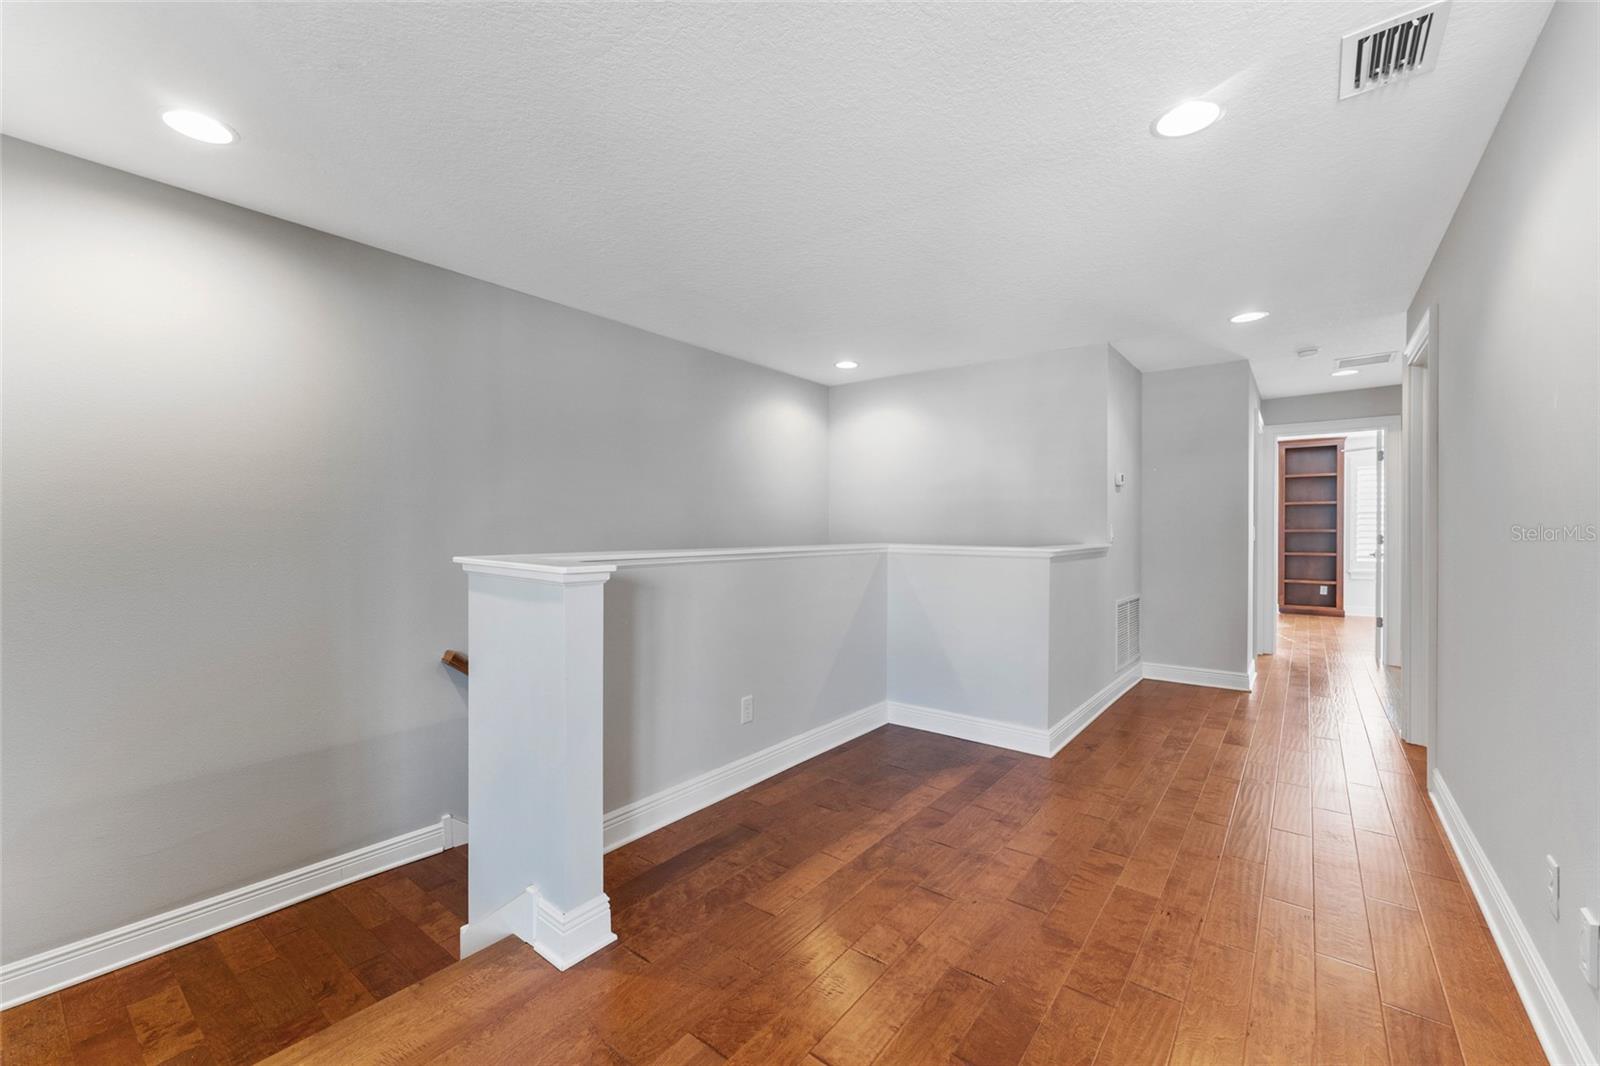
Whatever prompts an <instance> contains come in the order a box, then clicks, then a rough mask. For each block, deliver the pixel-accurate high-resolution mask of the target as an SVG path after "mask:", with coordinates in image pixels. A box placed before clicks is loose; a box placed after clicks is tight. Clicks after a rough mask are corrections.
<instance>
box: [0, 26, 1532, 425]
mask: <svg viewBox="0 0 1600 1066" xmlns="http://www.w3.org/2000/svg"><path fill="white" fill-rule="evenodd" d="M1410 6H1412V5H1410V4H1405V3H1401V4H1365V3H1300V4H1287V3H1263V4H1245V3H1221V4H1152V5H1134V4H1034V5H987V4H947V5H917V4H853V5H835V4H818V5H806V4H774V5H768V4H682V5H678V4H672V5H631V4H630V5H624V4H571V5H569V4H542V3H541V4H496V5H488V4H471V5H458V4H439V3H416V4H395V3H391V4H250V3H240V4H149V3H127V4H65V3H63V4H16V3H8V4H6V5H4V10H3V19H4V27H3V28H4V38H5V40H4V63H5V71H4V77H5V86H4V87H5V101H4V126H5V130H6V132H8V133H12V134H14V135H16V136H18V137H22V138H25V139H27V140H30V141H35V142H37V143H39V144H43V145H47V146H50V147H53V148H58V149H61V150H63V151H67V152H71V153H73V154H75V155H80V156H84V157H86V158H88V159H93V160H97V161H99V162H103V163H108V164H110V165H112V166H116V167H121V168H123V169H125V170H129V171H133V172H134V173H137V174H143V175H147V176H149V177H152V178H156V179H159V180H161V181H165V182H170V183H171V184H174V185H178V186H181V187H183V188H187V189H193V190H195V191H197V192H201V193H205V194H207V195H210V196H215V197H218V198H220V199H223V200H228V201H231V202H234V203H238V204H242V205H244V206H246V207H251V208H255V209H257V210H260V211H265V212H268V213H270V214H273V215H277V216H280V217H282V218H286V219H290V220H293V221H295V222H301V223H304V224H306V225H309V226H315V227H317V228H319V229H323V230H327V231H329V232H332V233H337V234H341V235H343V236H347V237H351V238H354V239H356V240H359V241H364V242H366V243H369V244H373V245H376V246H378V247H381V248H386V249H390V250H393V251H396V252H400V253H403V254H405V255H409V256H414V257H416V258H418V259H422V260H425V261H427V262H430V263H436V264H439V265H441V266H445V267H449V268H452V269H455V270H458V271H461V272H463V273H466V274H470V275H473V276H476V277H480V278H485V279H487V280H490V281H494V282H498V283H500V284H502V285H506V286H509V287H511V288H515V289H520V290H522V291H524V292H529V293H533V294H536V295H539V296H543V297H546V298H548V299H551V300H555V301H558V302H560V303H564V304H569V305H571V306H574V307H579V308H583V309H585V310H588V311H593V312H595V313H597V314H602V315H606V316H609V317H611V318H616V319H620V320H622V321H624V322H628V323H632V324H634V325H637V326H641V327H643V328H645V329H650V330H654V331H656V332H658V333H663V334H666V335H667V336H671V337H676V338H680V339H682V340H686V341H691V342H694V343H697V344H701V345H704V346H706V347H708V348H713V349H716V350H718V351H722V352H727V353H729V354H732V355H736V356H740V357H742V358H745V359H749V360H752V361H754V362H758V363H765V364H767V365H769V366H774V367H779V368H781V369H784V370H788V371H791V372H793V373H795V374H799V375H801V376H804V377H808V378H812V379H814V380H818V381H826V382H834V381H840V380H846V379H847V376H846V375H845V374H844V373H842V372H839V371H835V370H834V369H833V368H832V364H833V362H834V360H835V359H837V358H840V357H842V356H850V357H852V358H855V359H858V360H859V361H860V363H861V367H862V368H861V370H860V371H857V372H856V374H855V375H854V376H855V377H857V378H859V377H868V376H879V375H885V374H895V373H904V372H907V371H912V370H920V369H927V368H931V367H937V366H947V365H952V364H959V363H969V362H975V361H979V360H984V359H994V358H1004V357H1008V356H1014V355H1021V354H1028V353H1033V352H1039V351H1045V350H1049V349H1053V348H1059V347H1066V346H1070V345H1077V344H1086V343H1095V342H1102V341H1107V340H1109V341H1112V342H1113V343H1115V344H1117V346H1118V347H1119V348H1120V349H1121V350H1122V351H1124V352H1125V353H1127V354H1128V356H1129V357H1130V358H1131V359H1133V360H1134V362H1136V363H1137V364H1139V365H1140V366H1141V367H1143V368H1145V369H1162V368H1166V367H1171V366H1181V365H1190V364H1195V363H1202V362H1208V361H1215V360H1220V359H1229V358H1237V357H1239V356H1246V357H1249V358H1251V359H1252V361H1253V362H1255V364H1256V366H1257V374H1258V377H1259V378H1260V379H1261V382H1262V384H1263V386H1264V389H1263V391H1264V392H1265V393H1266V394H1267V395H1280V394H1283V390H1284V389H1288V390H1290V391H1312V390H1313V389H1314V388H1315V389H1320V388H1327V387H1332V386H1335V385H1338V386H1349V387H1364V386H1369V385H1371V384H1376V383H1381V382H1378V381H1376V380H1374V379H1373V378H1367V379H1366V380H1363V377H1364V375H1358V376H1357V377H1356V378H1350V379H1328V378H1327V377H1326V372H1325V371H1324V372H1323V373H1321V374H1319V375H1315V378H1316V381H1313V380H1312V375H1309V374H1308V372H1307V368H1306V367H1304V366H1296V365H1295V363H1296V362H1297V361H1296V360H1295V357H1294V354H1293V350H1294V348H1295V347H1297V346H1300V345H1302V344H1321V345H1322V348H1323V352H1324V354H1325V356H1327V357H1328V358H1329V359H1330V360H1331V358H1332V357H1333V356H1334V355H1355V354H1365V352H1366V351H1370V350H1373V349H1372V348H1370V347H1368V345H1370V344H1372V343H1374V340H1373V339H1374V338H1378V337H1381V338H1382V340H1381V347H1398V346H1399V344H1400V343H1401V342H1403V338H1402V337H1399V336H1398V335H1394V331H1393V326H1394V324H1395V323H1396V322H1398V321H1399V320H1398V319H1397V318H1396V315H1397V313H1399V312H1403V310H1404V308H1405V306H1406V304H1407V302H1408V301H1409V299H1410V297H1411V294H1412V291H1413V289H1414V288H1415V286H1416V283H1417V282H1418V280H1419V279H1420V277H1421V275H1422V271H1423V269H1424V267H1425V266H1426V264H1427V262H1428V260H1429V257H1430V256H1431V255H1432V253H1433V251H1434V248H1435V247H1436V245H1437V243H1438V240H1439V237H1440V235H1441V234H1442V233H1443V232H1444V228H1445V225H1446V223H1447V222H1448V220H1449V217H1450V214H1451V212H1452V211H1453V210H1454V208H1455V205H1456V202H1457V200H1458V199H1459V197H1460V195H1461V192H1462V190H1463V189H1464V188H1465V186H1466V182H1467V179H1468V177H1469V176H1470V175H1471V173H1472V169H1473V167H1474V166H1475V165H1476V163H1477V160H1478V157H1479V155H1480V153H1481V151H1482V149H1483V146H1484V144H1485V142H1486V141H1487V140H1488V137H1489V134H1490V132H1491V130H1492V129H1493V126H1494V123H1495V121H1496V120H1497V118H1498V117H1499V114H1500V110H1501V108H1502V106H1503V105H1504V103H1505V101H1506V98H1507V96H1508V94H1509V92H1510V89H1511V86H1512V84H1513V82H1514V81H1515V79H1516V77H1517V75H1518V74H1519V72H1520V71H1521V69H1522V65H1523V62H1524V61H1525V59H1526V58H1527V54H1528V51H1529V49H1530V48H1531V47H1532V44H1533V40H1534V38H1535V37H1536V35H1537V34H1538V31H1539V29H1540V27H1541V26H1542V25H1543V22H1544V19H1545V16H1546V14H1547V12H1548V4H1544V3H1534V4H1523V3H1460V2H1458V3H1456V4H1455V5H1454V10H1453V11H1452V13H1451V16H1450V21H1449V26H1448V28H1447V30H1446V33H1445V37H1444V41H1443V47H1442V51H1441V52H1440V58H1439V64H1438V68H1437V70H1435V71H1434V72H1433V73H1431V74H1428V75H1425V76H1423V77H1420V78H1418V79H1417V80H1415V81H1414V82H1412V83H1410V84H1407V85H1404V86H1395V87H1391V88H1389V89H1385V90H1382V91H1379V92H1373V93H1369V94H1367V95H1364V96H1360V97H1357V98H1355V99H1353V100H1349V101H1345V102H1343V103H1340V102H1339V101H1338V100H1337V96H1336V92H1335V81H1336V71H1337V61H1338V47H1339V37H1340V36H1341V35H1342V34H1343V33H1345V32H1347V31H1349V30H1352V29H1356V28H1359V27H1362V26H1364V25H1367V24H1369V23H1371V22H1373V21H1376V20H1379V19H1382V18H1385V17H1388V16H1390V15H1393V14H1398V13H1400V12H1403V11H1405V10H1407V8H1408V7H1410ZM1192 96H1205V97H1207V98H1209V99H1213V100H1216V101H1218V102H1220V103H1222V104H1223V105H1224V106H1225V107H1226V109H1227V111H1226V114H1225V116H1224V118H1223V120H1222V121H1221V122H1220V123H1218V124H1217V125H1216V126H1214V127H1213V128H1212V129H1210V130H1208V131H1206V132H1204V133H1201V134H1199V135H1197V136H1194V137H1190V138H1187V139H1183V140H1175V141H1165V140H1158V139H1157V138H1155V137H1153V136H1152V135H1151V134H1150V132H1149V126H1150V123H1151V121H1152V120H1153V119H1154V118H1155V117H1156V116H1157V115H1159V114H1160V113H1161V112H1162V111H1163V110H1165V109H1166V108H1167V107H1169V106H1171V105H1172V104H1173V103H1176V102H1177V101H1179V100H1182V99H1184V98H1186V97H1192ZM174 106H187V107H193V108H196V109H200V110H205V111H209V112H212V113H214V114H216V115H218V116H219V117H221V118H223V119H224V120H225V121H227V122H229V123H231V124H232V125H234V126H235V127H237V128H238V129H239V131H240V133H241V134H242V139H241V140H240V142H239V143H238V144H236V145H234V146H232V147H229V148H225V149H216V148H210V147H207V146H203V145H198V144H194V143H190V142H187V141H185V140H183V139H182V138H179V137H177V136H176V135H174V134H172V133H171V132H170V131H168V130H167V129H166V128H165V127H163V126H162V125H161V124H160V122H159V120H158V117H157V116H158V113H159V112H160V111H161V110H162V109H164V108H168V107H174ZM1248 307H1265V308H1268V309H1270V310H1271V311H1272V312H1273V317H1272V318H1271V319H1269V320H1268V321H1267V322H1265V323H1260V324H1257V325H1256V326H1247V327H1236V326H1230V325H1229V324H1228V323H1227V318H1228V316H1229V315H1231V314H1233V313H1234V312H1235V311H1238V310H1241V309H1244V308H1248ZM1351 344H1353V345H1354V346H1355V348H1364V349H1365V350H1364V351H1357V350H1350V351H1345V350H1340V349H1341V346H1349V345H1351ZM1286 361H1287V362H1286ZM1279 364H1283V365H1282V366H1279Z"/></svg>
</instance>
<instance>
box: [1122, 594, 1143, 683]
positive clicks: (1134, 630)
mask: <svg viewBox="0 0 1600 1066" xmlns="http://www.w3.org/2000/svg"><path fill="white" fill-rule="evenodd" d="M1138 661H1139V597H1137V596H1129V597H1128V598H1127V599H1125V600H1119V601H1117V669H1118V670H1121V669H1123V668H1124V667H1128V666H1132V665H1133V664H1134V663H1136V662H1138Z"/></svg>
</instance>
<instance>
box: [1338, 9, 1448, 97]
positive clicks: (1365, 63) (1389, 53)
mask: <svg viewBox="0 0 1600 1066" xmlns="http://www.w3.org/2000/svg"><path fill="white" fill-rule="evenodd" d="M1449 14H1450V4H1449V0H1444V2H1442V3H1437V4H1429V5H1428V6H1427V7H1419V8H1417V9H1416V10H1415V11H1412V12H1409V13H1407V14H1404V15H1401V16H1400V17H1399V18H1393V19H1389V20H1388V21H1386V22H1380V23H1378V24H1377V25H1375V26H1368V27H1367V28H1366V29H1364V30H1357V31H1356V32H1354V33H1347V34H1345V36H1344V41H1343V44H1342V46H1341V47H1340V49H1339V99H1341V100H1344V99H1347V98H1349V97H1351V96H1359V95H1360V94H1362V93H1364V92H1369V91H1371V90H1372V89H1376V88H1378V87H1379V86H1381V85H1388V84H1390V83H1391V82H1395V81H1402V80H1405V79H1408V78H1411V77H1414V76H1416V75H1418V74H1426V73H1427V72H1428V71H1430V70H1432V69H1433V65H1434V63H1436V62H1438V59H1439V45H1440V43H1441V42H1442V40H1443V38H1444V24H1445V19H1446V17H1447V16H1448V15H1449Z"/></svg>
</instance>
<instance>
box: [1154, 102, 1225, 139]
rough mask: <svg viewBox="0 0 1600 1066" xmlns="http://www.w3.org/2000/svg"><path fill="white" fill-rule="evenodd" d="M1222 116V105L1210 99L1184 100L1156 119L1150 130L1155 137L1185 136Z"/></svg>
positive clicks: (1197, 131) (1196, 131) (1198, 130)
mask: <svg viewBox="0 0 1600 1066" xmlns="http://www.w3.org/2000/svg"><path fill="white" fill-rule="evenodd" d="M1221 117H1222V105H1220V104H1214V103H1212V102H1211V101H1210V100H1185V101H1184V102H1183V103H1181V104H1179V105H1178V106H1177V107H1175V108H1173V109H1172V110H1171V111H1168V112H1167V113H1166V114H1165V115H1162V116H1161V117H1160V118H1158V119H1156V121H1155V125H1154V126H1151V127H1150V128H1151V130H1153V131H1154V132H1155V135H1156V136H1157V137H1187V136H1189V134H1191V133H1199V132H1200V131H1201V130H1203V129H1205V128H1206V127H1207V126H1209V125H1211V124H1212V123H1213V122H1215V121H1217V119H1219V118H1221Z"/></svg>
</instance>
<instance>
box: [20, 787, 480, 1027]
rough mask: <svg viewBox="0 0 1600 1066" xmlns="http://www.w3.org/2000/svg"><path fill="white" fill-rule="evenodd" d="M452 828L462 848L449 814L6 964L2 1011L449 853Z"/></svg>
mask: <svg viewBox="0 0 1600 1066" xmlns="http://www.w3.org/2000/svg"><path fill="white" fill-rule="evenodd" d="M456 827H459V830H460V833H461V836H462V839H463V840H464V839H465V837H466V829H467V825H466V823H465V822H462V821H459V820H457V819H454V818H452V817H451V816H450V815H448V814H447V815H445V816H444V817H443V818H441V819H440V820H439V821H438V822H435V823H434V824H432V825H426V826H423V827H422V828H421V829H417V830H414V831H412V832H410V833H402V834H401V835H400V836H397V837H391V838H389V839H388V840H384V841H381V842H379V843H377V844H369V845H368V846H366V847H364V848H357V849H356V850H355V851H347V852H345V853H344V854H343V855H335V856H334V857H333V858H331V859H323V860H322V861H321V862H314V863H312V864H311V865H309V866H302V867H300V868H299V869H298V870H291V871H289V872H288V873H284V874H279V875H277V876H276V877H269V878H267V879H266V880H265V881H258V882H256V883H255V884H253V885H246V886H245V887H243V888H236V889H233V890H232V891H230V892H224V893H222V894H221V895H216V896H212V897H211V898H209V899H203V900H200V901H198V902H196V903H190V904H187V905H185V906H182V907H177V908H174V909H173V910H170V911H167V912H166V913H164V914H158V915H156V916H154V917H152V918H144V919H141V920H140V921H137V922H131V923H129V924H128V925H125V926H122V927H121V928H120V929H113V930H111V931H110V932H107V933H99V934H96V935H94V936H90V937H85V938H84V939H82V940H79V941H76V942H74V943H71V944H66V945H64V946H62V947H59V948H52V949H50V950H49V951H42V952H40V953H39V954H37V955H30V956H29V957H28V958H25V959H18V960H17V961H16V962H11V963H7V964H6V965H4V966H0V1009H4V1008H7V1007H14V1006H16V1005H17V1004H19V1003H26V1002H27V1001H28V1000H30V999H37V998H38V997H40V996H44V995H48V994H50V993H51V992H54V991H56V990H58V989H62V988H66V987H67V986H68V985H75V984H77V983H79V982H80V981H87V980H88V979H89V978H91V977H98V976H99V975H100V974H103V973H108V972H110V971H112V970H116V969H120V968H121V967H123V966H129V965H131V964H133V963H135V962H138V961H139V960H141V959H147V958H149V957H150V956H152V955H159V954H160V953H161V952H163V951H170V950H172V949H173V948H176V947H180V946H182V945H184V944H188V943H191V942H193V941H196V940H199V939H200V938H201V937H207V936H210V935H211V934H212V933H216V932H220V931H221V930H223V929H228V928H230V927H232V926H235V925H239V924H241V923H243V922H248V921H250V920H251V919H252V918H259V917H260V916H261V915H263V914H267V913H269V912H271V911H275V910H281V909H282V908H284V907H287V906H289V905H290V904H292V903H298V902H300V901H301V900H303V899H307V898H309V897H311V896H317V895H321V894H322V893H324V892H328V891H331V890H332V889H335V888H338V887H339V886H340V885H346V884H349V883H350V882H351V881H359V880H360V879H361V878H363V877H371V876H372V875H373V874H375V873H381V872H382V871H384V870H388V869H392V868H393V867H396V866H403V865H405V864H406V863H408V862H415V861H416V860H417V859H421V858H426V857H427V856H429V855H434V854H437V853H438V852H440V851H442V850H443V849H444V848H447V847H450V846H452V845H451V844H450V843H449V841H450V839H451V838H452V837H453V836H454V834H455V832H456Z"/></svg>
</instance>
